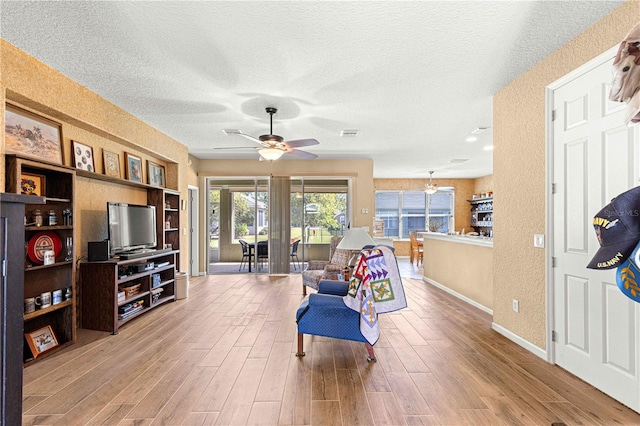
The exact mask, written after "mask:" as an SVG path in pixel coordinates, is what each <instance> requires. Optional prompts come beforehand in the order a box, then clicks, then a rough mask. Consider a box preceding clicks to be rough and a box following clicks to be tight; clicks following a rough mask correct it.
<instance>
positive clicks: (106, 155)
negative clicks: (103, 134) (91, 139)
mask: <svg viewBox="0 0 640 426" xmlns="http://www.w3.org/2000/svg"><path fill="white" fill-rule="evenodd" d="M102 161H103V163H104V164H103V166H104V174H105V175H106V176H111V177H117V178H119V177H120V154H118V153H116V152H111V151H107V150H106V149H103V150H102Z"/></svg>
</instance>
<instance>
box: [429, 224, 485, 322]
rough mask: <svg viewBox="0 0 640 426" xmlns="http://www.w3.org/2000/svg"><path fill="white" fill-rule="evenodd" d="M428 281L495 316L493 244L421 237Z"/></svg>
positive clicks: (472, 239) (462, 237)
mask: <svg viewBox="0 0 640 426" xmlns="http://www.w3.org/2000/svg"><path fill="white" fill-rule="evenodd" d="M421 236H422V237H423V247H424V261H423V270H424V278H423V279H424V280H425V281H426V282H428V283H430V284H432V285H434V286H436V287H439V288H441V289H443V290H444V291H447V292H448V293H451V294H453V295H455V296H457V297H459V298H460V299H463V300H465V301H466V302H468V303H470V304H472V305H474V306H476V307H478V308H480V309H482V310H484V311H485V312H489V313H493V240H492V239H491V238H488V237H472V236H466V235H447V234H438V233H432V232H425V233H421Z"/></svg>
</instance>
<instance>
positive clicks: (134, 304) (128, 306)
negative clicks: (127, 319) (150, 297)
mask: <svg viewBox="0 0 640 426" xmlns="http://www.w3.org/2000/svg"><path fill="white" fill-rule="evenodd" d="M143 303H144V300H142V299H140V300H138V301H135V302H131V303H127V304H126V305H122V306H119V307H118V313H121V314H125V313H127V312H129V311H131V310H132V309H136V308H137V307H139V306H142V304H143Z"/></svg>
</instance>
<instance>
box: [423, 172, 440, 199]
mask: <svg viewBox="0 0 640 426" xmlns="http://www.w3.org/2000/svg"><path fill="white" fill-rule="evenodd" d="M424 188H425V192H426V193H427V194H429V195H431V194H435V193H436V192H438V184H437V183H433V171H430V172H429V183H425V184H424Z"/></svg>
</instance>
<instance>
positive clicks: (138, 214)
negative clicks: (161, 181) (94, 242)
mask: <svg viewBox="0 0 640 426" xmlns="http://www.w3.org/2000/svg"><path fill="white" fill-rule="evenodd" d="M107 219H108V224H109V226H108V229H109V254H110V255H111V256H114V255H118V254H121V253H127V252H136V251H142V250H147V249H152V248H154V247H156V245H157V239H156V208H155V206H142V205H137V204H126V203H114V202H108V203H107Z"/></svg>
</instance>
